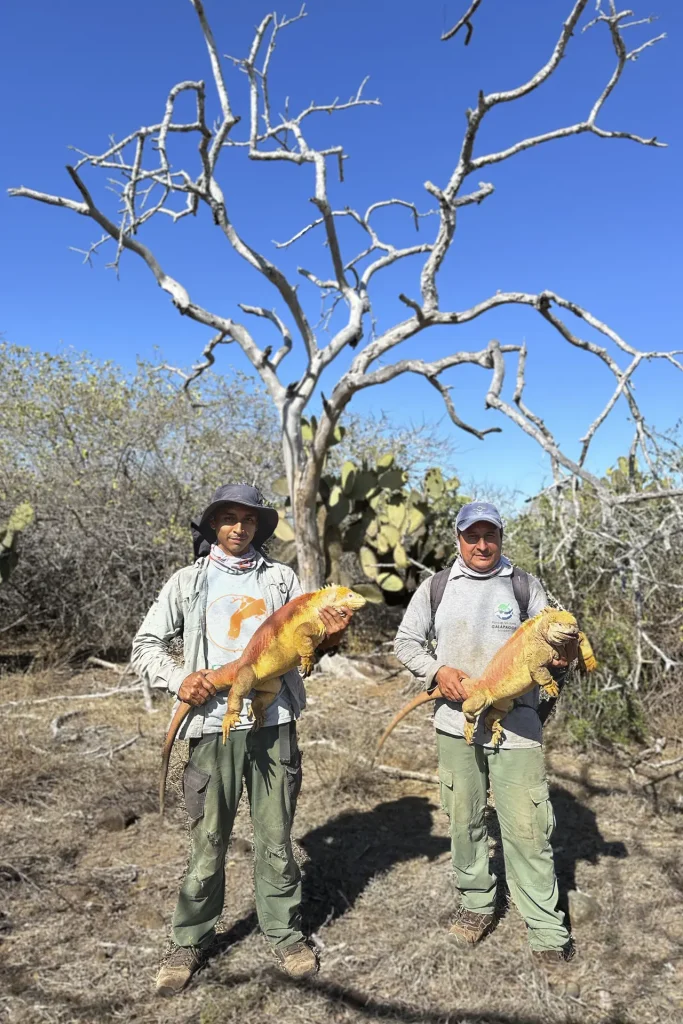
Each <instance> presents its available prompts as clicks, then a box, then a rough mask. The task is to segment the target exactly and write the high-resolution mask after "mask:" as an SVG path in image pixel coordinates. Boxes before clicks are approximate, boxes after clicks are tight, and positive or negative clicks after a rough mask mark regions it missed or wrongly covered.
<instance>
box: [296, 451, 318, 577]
mask: <svg viewBox="0 0 683 1024" xmlns="http://www.w3.org/2000/svg"><path fill="white" fill-rule="evenodd" d="M297 477H298V479H297V480H296V481H295V485H294V493H293V496H292V505H293V507H294V532H295V536H296V559H297V566H298V573H299V580H300V581H301V586H302V587H303V589H304V590H305V591H309V590H318V588H319V587H322V586H323V585H324V583H325V556H324V553H323V549H322V544H321V542H320V535H319V533H318V517H317V515H316V495H317V490H318V481H317V477H316V476H315V475H314V474H311V473H310V472H309V471H308V468H307V467H306V468H305V469H304V472H303V473H302V474H297Z"/></svg>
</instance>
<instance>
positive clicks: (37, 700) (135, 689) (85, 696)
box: [0, 683, 142, 711]
mask: <svg viewBox="0 0 683 1024" xmlns="http://www.w3.org/2000/svg"><path fill="white" fill-rule="evenodd" d="M141 689H142V684H141V683H135V684H134V685H133V686H122V687H120V688H119V689H113V690H104V691H103V692H102V693H59V694H54V695H53V696H52V697H25V698H24V700H8V701H6V702H5V703H4V704H0V711H2V710H3V709H4V708H18V707H23V706H24V705H25V704H53V703H56V702H57V701H60V700H100V699H103V698H105V697H120V696H122V695H124V694H129V693H139V692H140V690H141Z"/></svg>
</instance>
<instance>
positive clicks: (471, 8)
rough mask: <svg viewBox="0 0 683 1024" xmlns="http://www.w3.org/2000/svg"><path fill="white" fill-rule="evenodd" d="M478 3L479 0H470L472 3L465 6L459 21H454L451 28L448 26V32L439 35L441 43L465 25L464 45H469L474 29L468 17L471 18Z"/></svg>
mask: <svg viewBox="0 0 683 1024" xmlns="http://www.w3.org/2000/svg"><path fill="white" fill-rule="evenodd" d="M480 3H481V0H472V3H471V4H470V6H469V7H468V8H467V10H466V12H465V13H464V14H463V16H462V18H461V19H460V21H456V23H455V25H454V26H453V28H450V29H449V30H448V32H444V33H443V35H442V36H441V41H442V42H443V43H445V42H446V40H448V39H452V38H453V36H454V35H456V34H457V33H458V32H459V31H460V29H461V28H465V27H467V34H466V36H465V46H469V42H470V39H471V38H472V32H473V31H474V29H473V28H472V22H471V20H470V19H471V17H472V15H473V14H474V12H475V11H476V9H477V7H478V6H479V4H480Z"/></svg>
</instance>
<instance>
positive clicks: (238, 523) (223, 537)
mask: <svg viewBox="0 0 683 1024" xmlns="http://www.w3.org/2000/svg"><path fill="white" fill-rule="evenodd" d="M209 525H210V526H211V528H212V529H213V530H214V531H215V533H216V542H217V544H218V547H219V548H220V549H221V551H223V553H224V554H226V555H232V556H239V555H242V554H244V552H245V551H246V550H247V549H248V547H249V545H250V544H251V542H252V541H253V539H254V536H255V534H256V531H257V529H258V512H256V511H255V510H254V509H252V508H248V507H247V506H246V505H238V504H236V503H234V502H226V504H225V505H220V506H219V507H218V508H217V509H216V512H215V514H214V516H213V518H212V519H211V520H210V522H209ZM319 614H320V618H321V620H322V623H323V625H324V627H325V632H326V636H325V639H324V640H323V642H322V643H321V644H320V646H319V648H318V650H320V651H326V650H329V649H330V648H331V647H336V646H337V645H338V644H339V643H340V641H341V640H342V638H343V636H344V633H345V632H346V630H347V628H348V625H349V622H350V621H351V617H352V616H353V612H352V611H350V610H349V609H346V608H344V609H337V608H322V609H321V610H320V613H319ZM211 676H212V672H211V669H199V671H197V672H192V673H191V674H190V675H189V676H186V678H185V679H183V682H182V683H181V685H180V689H179V690H178V698H179V699H180V700H182V701H184V702H185V703H186V704H191V705H192V706H193V707H199V705H200V704H206V702H207V701H208V700H211V698H212V697H215V696H216V688H215V686H214V685H213V683H212V682H211Z"/></svg>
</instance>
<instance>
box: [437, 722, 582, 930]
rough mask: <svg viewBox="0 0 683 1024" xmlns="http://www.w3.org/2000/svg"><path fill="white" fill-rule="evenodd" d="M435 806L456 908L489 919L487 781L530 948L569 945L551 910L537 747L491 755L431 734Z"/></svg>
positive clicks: (550, 818)
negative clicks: (442, 814)
mask: <svg viewBox="0 0 683 1024" xmlns="http://www.w3.org/2000/svg"><path fill="white" fill-rule="evenodd" d="M436 736H437V746H438V751H439V780H440V789H441V805H442V807H443V809H444V810H445V811H446V814H447V815H448V817H449V819H450V835H451V853H452V858H453V868H454V870H455V877H456V882H457V885H458V888H459V889H460V893H461V899H462V905H463V907H464V908H465V909H466V910H472V911H474V912H475V913H480V914H490V913H492V912H493V909H494V903H495V893H496V877H495V875H494V874H493V872H492V871H491V867H490V864H489V849H488V842H487V834H486V825H485V822H484V812H485V809H486V797H487V792H488V786H489V782H490V784H491V789H492V791H493V797H494V800H495V803H496V813H497V815H498V822H499V824H500V833H501V838H502V840H503V856H504V858H505V874H506V878H507V884H508V888H509V890H510V895H511V896H512V899H513V900H514V902H515V904H516V906H517V909H518V910H519V912H520V914H521V915H522V917H523V918H524V921H525V922H526V926H527V928H528V936H529V945H530V946H531V948H532V949H561V948H562V947H563V946H564V945H565V944H566V943H567V942H568V940H569V933H568V932H567V929H566V928H565V926H564V914H563V913H562V911H561V910H558V908H557V897H558V890H557V878H556V877H555V866H554V864H553V851H552V848H551V846H550V842H549V840H550V836H551V834H552V831H553V828H554V827H555V817H554V815H553V809H552V806H551V804H550V798H549V794H548V781H547V779H546V774H545V762H544V757H543V749H542V747H524V748H516V749H502V750H498V751H494V750H490V749H488V748H487V747H481V746H477V745H473V746H468V744H467V743H465V740H464V739H462V737H459V736H450V735H449V734H448V733H445V732H440V731H438V730H437V734H436Z"/></svg>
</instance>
